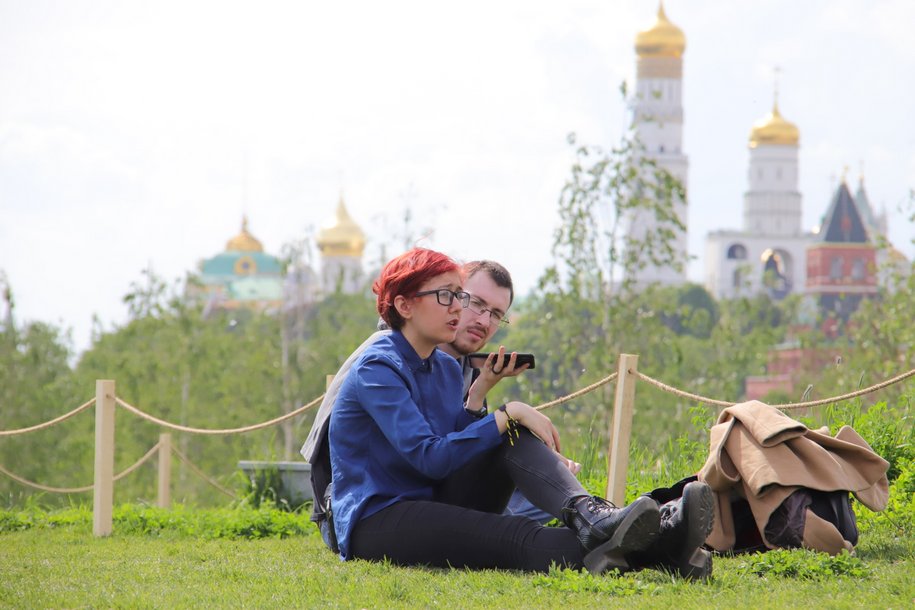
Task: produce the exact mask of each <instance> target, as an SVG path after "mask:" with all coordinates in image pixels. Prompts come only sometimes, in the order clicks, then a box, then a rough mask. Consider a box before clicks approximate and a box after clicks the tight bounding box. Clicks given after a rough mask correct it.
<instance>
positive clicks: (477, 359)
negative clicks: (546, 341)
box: [467, 352, 534, 370]
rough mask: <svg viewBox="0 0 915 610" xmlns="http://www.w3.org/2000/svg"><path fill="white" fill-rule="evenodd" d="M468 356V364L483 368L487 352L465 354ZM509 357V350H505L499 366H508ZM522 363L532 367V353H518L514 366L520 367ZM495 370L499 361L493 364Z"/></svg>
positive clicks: (497, 355)
mask: <svg viewBox="0 0 915 610" xmlns="http://www.w3.org/2000/svg"><path fill="white" fill-rule="evenodd" d="M467 357H468V358H470V366H472V367H473V368H475V369H480V368H483V365H484V364H485V363H486V358H488V357H489V353H487V352H477V353H475V354H470V355H469V356H467ZM498 358H499V354H498V353H496V359H497V360H498ZM509 358H511V352H505V356H503V358H502V364H501V366H508V359H509ZM523 364H529V365H530V366H529V367H527V368H528V369H532V368H534V354H522V353H520V352H519V353H518V356H517V357H516V358H515V368H518V367H520V366H521V365H523ZM495 367H496V370H498V369H499V368H500V365H499V363H498V362H497V363H496V364H495Z"/></svg>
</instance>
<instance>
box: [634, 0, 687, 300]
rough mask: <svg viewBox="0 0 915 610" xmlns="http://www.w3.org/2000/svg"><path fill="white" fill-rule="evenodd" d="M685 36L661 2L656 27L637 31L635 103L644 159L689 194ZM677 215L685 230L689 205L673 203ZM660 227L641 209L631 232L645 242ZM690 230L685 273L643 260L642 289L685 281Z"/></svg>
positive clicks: (679, 244) (683, 238)
mask: <svg viewBox="0 0 915 610" xmlns="http://www.w3.org/2000/svg"><path fill="white" fill-rule="evenodd" d="M685 49H686V37H685V36H684V35H683V31H682V30H681V29H680V28H678V27H677V26H676V25H674V24H673V23H671V22H670V21H669V20H668V19H667V15H666V14H665V13H664V4H663V3H659V5H658V15H657V20H656V21H655V24H654V25H653V26H652V27H650V28H648V29H647V30H644V31H642V32H639V34H638V35H637V36H636V39H635V52H636V55H637V56H638V58H637V63H636V87H635V89H636V90H635V98H634V99H633V100H632V102H631V104H632V110H633V122H634V126H635V129H636V131H637V133H638V137H639V140H640V141H641V143H642V145H643V146H644V148H645V154H646V155H647V156H648V157H650V158H652V159H654V160H655V161H656V162H657V163H658V165H660V166H661V167H662V168H664V169H665V170H667V171H668V172H670V173H671V175H673V176H674V177H675V178H676V179H677V180H679V181H680V183H681V184H682V185H683V189H684V191H686V190H687V186H688V184H687V173H688V170H689V161H688V159H687V157H686V155H685V154H683V101H682V98H683V52H684V50H685ZM674 211H675V212H676V214H677V216H678V217H679V219H680V220H681V222H682V223H683V224H684V226H686V223H687V204H686V201H685V200H675V203H674ZM658 230H659V226H658V222H657V220H656V219H655V218H654V214H653V213H652V212H648V211H644V210H639V211H637V212H636V213H635V214H634V215H633V217H632V219H631V224H630V227H629V235H630V237H631V238H633V239H635V240H638V241H642V240H644V239H645V237H646V236H648V235H651V234H654V233H657V232H658ZM687 235H688V232H687V231H686V230H684V231H682V232H678V234H677V236H676V238H675V240H676V241H675V244H674V249H675V251H676V252H677V253H678V254H677V255H676V256H677V258H678V259H679V260H680V261H681V262H682V264H683V268H682V269H681V270H679V271H678V270H675V269H674V268H672V267H661V266H657V265H654V264H653V263H651V262H650V261H645V262H646V264H645V267H644V268H642V269H640V270H637V271H635V274H636V276H635V280H636V282H637V284H639V285H647V284H654V283H659V284H682V283H684V282H685V281H686V266H687V263H688V253H687Z"/></svg>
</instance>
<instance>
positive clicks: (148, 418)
mask: <svg viewBox="0 0 915 610" xmlns="http://www.w3.org/2000/svg"><path fill="white" fill-rule="evenodd" d="M323 399H324V394H321V395H320V396H318V397H317V398H315V399H314V400H312V401H311V402H309V403H307V404H304V405H302V406H301V407H299V408H298V409H296V410H294V411H290V412H289V413H286V414H285V415H281V416H279V417H276V418H274V419H271V420H269V421H265V422H262V423H259V424H253V425H251V426H243V427H241V428H223V429H217V430H214V429H208V428H191V427H188V426H181V425H179V424H173V423H171V422H167V421H165V420H164V419H159V418H158V417H156V416H154V415H150V414H149V413H146V412H144V411H141V410H140V409H138V408H137V407H135V406H133V405H131V404H129V403H127V402H125V401H123V400H121V399H120V398H118V397H116V396H115V399H114V401H115V402H116V403H117V404H119V405H121V406H122V407H124V408H125V409H127V410H128V411H130V412H131V413H133V414H134V415H136V416H137V417H139V418H141V419H145V420H146V421H150V422H152V423H154V424H157V425H159V426H162V427H163V428H168V429H169V430H176V431H178V432H187V433H189V434H210V435H227V434H244V433H245V432H253V431H254V430H261V429H263V428H269V427H270V426H275V425H276V424H278V423H280V422H284V421H286V420H287V419H292V418H293V417H295V416H297V415H301V414H302V413H304V412H305V411H307V410H308V409H310V408H312V407H313V406H315V405H316V404H319V403H320V402H321V400H323Z"/></svg>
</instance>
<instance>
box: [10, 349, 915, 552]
mask: <svg viewBox="0 0 915 610" xmlns="http://www.w3.org/2000/svg"><path fill="white" fill-rule="evenodd" d="M637 364H638V356H637V355H633V354H620V358H619V368H618V370H617V371H616V372H614V373H611V374H609V375H607V376H606V377H604V378H602V379H600V380H598V381H596V382H594V383H592V384H590V385H588V386H585V387H583V388H580V389H578V390H576V391H574V392H571V393H569V394H566V395H564V396H560V397H558V398H556V399H554V400H551V401H549V402H545V403H543V404H541V405H539V406H537V407H535V408H536V409H537V410H538V411H542V410H545V409H548V408H551V407H555V406H558V405H561V404H564V403H567V402H569V401H571V400H574V399H575V398H578V397H580V396H583V395H585V394H588V393H590V392H593V391H594V390H596V389H598V388H600V387H602V386H604V385H606V384H609V383H612V382H615V383H616V397H615V400H614V407H613V418H612V424H611V430H610V435H609V436H610V446H609V448H608V455H609V468H608V484H607V494H606V497H607V498H608V499H609V500H611V501H612V502H615V503H616V504H618V505H620V504H621V503H624V500H625V485H626V472H627V468H628V461H629V460H628V453H629V440H630V437H631V428H632V415H633V405H634V400H635V385H636V382H637V381H644V382H646V383H648V384H649V385H653V386H655V387H656V388H658V389H660V390H662V391H664V392H668V393H670V394H673V395H675V396H679V397H681V398H686V399H689V400H693V401H696V402H700V403H705V404H710V405H716V406H719V407H730V406H732V405H734V404H736V403H734V402H729V401H724V400H716V399H713V398H709V397H707V396H701V395H699V394H694V393H692V392H687V391H685V390H681V389H679V388H675V387H673V386H670V385H668V384H666V383H663V382H661V381H659V380H657V379H654V378H653V377H651V376H649V375H646V374H644V373H640V372H639V371H638V366H637ZM913 376H915V369H912V370H910V371H907V372H905V373H902V374H900V375H896V376H895V377H892V378H890V379H886V380H885V381H882V382H880V383H876V384H874V385H871V386H869V387H867V388H863V389H860V390H856V391H853V392H848V393H846V394H841V395H839V396H832V397H829V398H822V399H819V400H810V401H805V402H794V403H785V404H779V405H770V406H772V407H774V408H777V409H783V410H790V409H802V408H809V407H817V406H820V405H825V404H832V403H836V402H841V401H844V400H848V399H850V398H855V397H857V396H863V395H865V394H871V393H873V392H876V391H878V390H881V389H883V388H886V387H889V386H891V385H894V384H897V383H900V382H902V381H905V380H906V379H909V378H911V377H913ZM324 397H325V394H321V395H320V396H317V397H316V398H314V399H313V400H311V401H310V402H308V403H306V404H304V405H302V406H301V407H298V408H297V409H295V410H293V411H290V412H289V413H286V414H284V415H281V416H279V417H276V418H273V419H271V420H268V421H264V422H261V423H258V424H252V425H249V426H242V427H237V428H223V429H207V428H196V427H191V426H184V425H179V424H175V423H172V422H169V421H166V420H164V419H160V418H158V417H155V416H154V415H151V414H149V413H146V412H145V411H143V410H141V409H140V408H138V407H135V406H134V405H131V404H130V403H128V402H126V401H125V400H123V399H121V398H119V397H118V396H117V393H116V392H115V382H114V381H109V380H98V381H97V382H96V396H95V398H93V399H91V400H88V401H86V402H85V403H83V404H82V405H80V406H78V407H76V408H75V409H73V410H72V411H69V412H68V413H65V414H63V415H61V416H59V417H56V418H54V419H51V420H49V421H46V422H44V423H40V424H36V425H33V426H29V427H26V428H19V429H14V430H0V437H4V436H15V435H20V434H26V433H30V432H37V431H39V430H43V429H46V428H50V427H52V426H55V425H57V424H59V423H61V422H63V421H65V420H67V419H69V418H71V417H74V416H76V415H78V414H79V413H82V412H83V411H85V410H86V409H88V408H89V407H90V406H92V405H93V404H94V405H95V407H96V426H95V430H96V436H95V440H96V443H95V483H94V484H93V485H86V486H83V487H52V486H49V485H42V484H40V483H36V482H34V481H29V480H27V479H25V478H23V477H20V476H18V475H16V474H14V473H12V472H10V471H9V470H7V469H6V468H4V467H3V466H2V465H0V474H3V475H5V476H7V477H9V478H10V479H12V480H14V481H16V482H18V483H20V484H22V485H25V486H27V487H32V488H34V489H38V490H41V491H46V492H50V493H83V492H87V491H94V497H93V533H94V534H95V535H96V536H107V535H108V534H110V533H111V517H112V515H111V508H112V490H113V483H114V482H115V481H118V480H120V479H122V478H124V477H126V476H128V475H130V474H131V473H132V472H134V471H135V470H136V469H137V468H139V467H140V466H141V465H143V464H144V463H146V462H147V461H148V460H149V459H150V458H152V456H153V455H154V454H155V453H156V452H157V451H158V453H159V504H160V506H168V505H169V503H170V492H169V487H170V475H169V474H168V473H169V471H170V468H171V459H170V456H171V455H172V454H174V455H176V456H177V457H178V459H180V460H181V461H182V462H183V463H184V464H185V465H186V466H187V468H188V469H189V470H191V471H192V472H193V473H194V474H195V475H196V476H198V477H200V478H201V479H203V480H204V481H205V482H206V483H208V484H209V485H211V486H212V487H213V488H215V489H216V490H218V491H219V492H220V493H222V494H224V495H226V496H228V497H229V498H232V499H237V496H236V495H235V493H233V492H232V491H231V490H229V489H227V488H226V487H224V486H222V485H221V484H220V483H219V482H218V481H216V480H215V479H213V478H212V477H210V476H208V475H207V474H206V473H204V472H203V471H202V470H201V469H200V468H199V467H198V466H197V465H196V464H194V463H193V462H192V461H191V460H190V459H189V458H188V457H187V456H186V455H185V454H184V453H183V452H181V451H180V450H179V449H178V448H177V447H174V446H172V445H171V440H170V435H169V434H167V433H163V434H161V435H160V440H159V442H158V443H156V444H155V445H153V447H152V448H151V449H150V450H149V451H147V452H146V454H145V455H143V457H141V458H140V459H139V460H137V461H136V462H135V463H134V464H132V465H131V466H129V467H128V468H126V469H125V470H123V471H122V472H120V473H118V474H116V475H115V474H113V472H112V471H113V462H114V418H115V411H116V407H117V406H120V407H122V408H123V409H125V410H127V411H128V412H130V413H132V414H133V415H135V416H137V417H139V418H141V419H145V420H146V421H149V422H151V423H153V424H156V425H157V426H160V427H163V428H167V429H170V430H174V431H176V432H184V433H188V434H204V435H230V434H244V433H246V432H253V431H255V430H262V429H264V428H269V427H271V426H275V425H277V424H279V423H282V422H284V421H287V420H290V419H292V418H294V417H297V416H299V415H302V414H303V413H304V412H306V411H307V410H309V409H311V408H312V407H314V406H315V405H318V404H320V403H321V401H322V400H323V399H324Z"/></svg>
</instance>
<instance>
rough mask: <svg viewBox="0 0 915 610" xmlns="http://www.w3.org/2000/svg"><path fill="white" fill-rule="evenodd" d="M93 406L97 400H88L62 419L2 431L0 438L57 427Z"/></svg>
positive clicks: (65, 414) (62, 416)
mask: <svg viewBox="0 0 915 610" xmlns="http://www.w3.org/2000/svg"><path fill="white" fill-rule="evenodd" d="M93 404H95V399H94V398H90V399H89V400H87V401H86V402H84V403H83V404H81V405H80V406H78V407H76V408H75V409H73V410H72V411H70V412H69V413H64V414H63V415H61V416H60V417H57V418H54V419H52V420H50V421H46V422H44V423H43V424H35V425H34V426H30V427H28V428H19V429H18V430H0V436H15V435H17V434H27V433H29V432H36V431H38V430H43V429H45V428H50V427H51V426H56V425H57V424H59V423H60V422H62V421H64V420H67V419H70V418H71V417H73V416H74V415H79V414H80V413H82V412H83V411H85V410H86V409H88V408H89V407H91V406H92V405H93Z"/></svg>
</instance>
